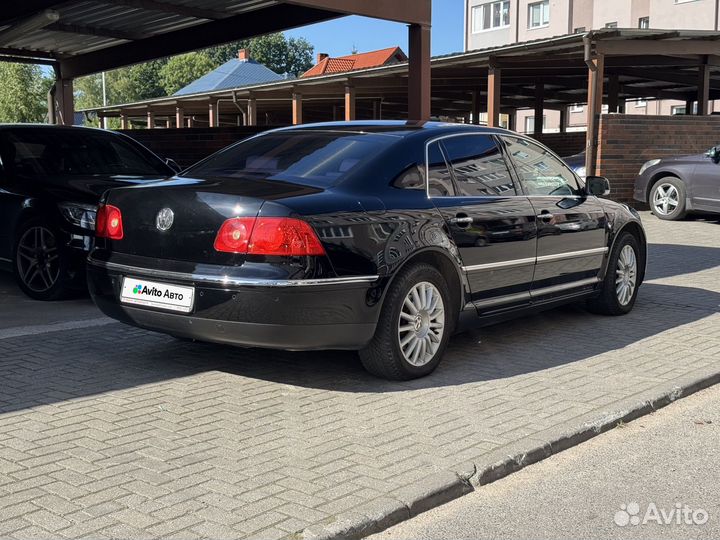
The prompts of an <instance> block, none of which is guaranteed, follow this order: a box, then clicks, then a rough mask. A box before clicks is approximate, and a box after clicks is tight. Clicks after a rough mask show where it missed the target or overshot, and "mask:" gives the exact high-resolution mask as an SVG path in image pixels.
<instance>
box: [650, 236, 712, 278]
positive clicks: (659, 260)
mask: <svg viewBox="0 0 720 540" xmlns="http://www.w3.org/2000/svg"><path fill="white" fill-rule="evenodd" d="M715 267H717V268H718V269H719V271H720V248H716V247H702V246H688V245H682V244H649V245H648V265H647V275H646V276H645V279H646V280H650V279H660V278H666V277H671V276H679V275H682V274H692V273H694V272H700V271H702V270H709V269H710V268H715Z"/></svg>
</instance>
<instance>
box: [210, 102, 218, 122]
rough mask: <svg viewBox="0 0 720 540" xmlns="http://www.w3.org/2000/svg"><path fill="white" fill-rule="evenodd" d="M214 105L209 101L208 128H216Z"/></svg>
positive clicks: (216, 120)
mask: <svg viewBox="0 0 720 540" xmlns="http://www.w3.org/2000/svg"><path fill="white" fill-rule="evenodd" d="M215 108H216V105H215V104H214V103H213V102H212V101H211V102H210V103H208V126H210V127H217V125H218V119H217V116H216V112H215Z"/></svg>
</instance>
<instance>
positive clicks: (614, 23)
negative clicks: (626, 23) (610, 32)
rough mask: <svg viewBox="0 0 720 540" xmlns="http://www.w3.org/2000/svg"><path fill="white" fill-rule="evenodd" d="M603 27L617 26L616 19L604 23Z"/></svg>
mask: <svg viewBox="0 0 720 540" xmlns="http://www.w3.org/2000/svg"><path fill="white" fill-rule="evenodd" d="M605 28H617V21H613V22H609V23H605Z"/></svg>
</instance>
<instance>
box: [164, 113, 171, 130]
mask: <svg viewBox="0 0 720 540" xmlns="http://www.w3.org/2000/svg"><path fill="white" fill-rule="evenodd" d="M165 127H166V128H167V129H170V128H171V127H172V118H170V117H169V116H168V117H167V118H166V119H165Z"/></svg>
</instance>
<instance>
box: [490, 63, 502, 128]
mask: <svg viewBox="0 0 720 540" xmlns="http://www.w3.org/2000/svg"><path fill="white" fill-rule="evenodd" d="M501 86H502V83H501V70H500V68H498V67H494V66H492V65H491V66H490V68H489V69H488V100H487V103H488V105H487V125H488V126H489V127H499V126H500V99H501V96H500V88H501Z"/></svg>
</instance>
